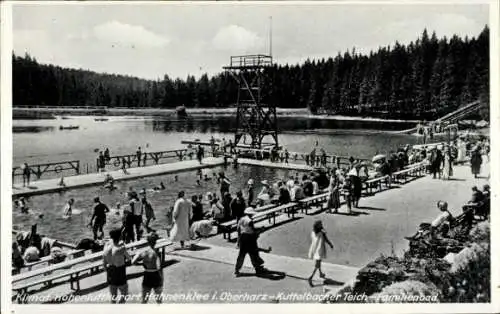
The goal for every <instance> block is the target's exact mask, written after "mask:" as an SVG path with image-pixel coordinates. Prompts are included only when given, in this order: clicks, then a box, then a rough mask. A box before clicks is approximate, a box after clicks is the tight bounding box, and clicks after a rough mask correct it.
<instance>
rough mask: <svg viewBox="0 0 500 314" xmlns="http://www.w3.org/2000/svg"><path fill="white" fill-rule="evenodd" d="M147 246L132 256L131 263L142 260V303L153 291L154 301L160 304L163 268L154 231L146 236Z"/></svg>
mask: <svg viewBox="0 0 500 314" xmlns="http://www.w3.org/2000/svg"><path fill="white" fill-rule="evenodd" d="M146 240H147V242H148V248H147V249H146V251H144V252H141V253H139V254H137V255H135V256H134V258H133V259H132V264H136V265H137V264H138V263H139V261H142V266H144V276H143V279H142V303H143V304H146V303H148V300H149V298H150V297H151V291H154V293H155V300H156V303H158V304H161V301H162V295H161V294H162V292H163V270H162V268H161V260H160V256H159V254H158V252H157V250H156V248H155V245H156V242H157V241H158V235H157V234H156V233H150V234H148V236H147V237H146Z"/></svg>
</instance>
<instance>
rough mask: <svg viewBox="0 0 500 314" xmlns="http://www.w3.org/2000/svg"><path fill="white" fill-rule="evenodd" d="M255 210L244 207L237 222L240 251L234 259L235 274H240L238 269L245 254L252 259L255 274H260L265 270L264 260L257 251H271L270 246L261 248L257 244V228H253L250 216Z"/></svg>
mask: <svg viewBox="0 0 500 314" xmlns="http://www.w3.org/2000/svg"><path fill="white" fill-rule="evenodd" d="M256 213H257V212H256V211H255V210H254V209H253V208H251V207H249V208H247V209H245V212H244V215H243V217H241V219H240V220H239V222H238V228H237V230H238V247H239V249H240V252H239V254H238V258H237V260H236V266H235V268H234V274H235V276H239V275H240V269H241V267H242V266H243V262H244V261H245V257H246V255H247V254H248V255H250V260H251V261H252V265H253V268H254V269H255V272H256V273H257V275H261V274H264V273H266V272H267V270H266V269H265V268H264V260H263V259H262V258H261V257H260V256H259V252H260V251H262V252H266V253H269V252H271V247H269V248H268V249H261V248H259V246H258V244H257V238H258V237H259V235H258V234H257V230H255V227H254V224H253V221H252V218H251V217H252V216H253V215H255V214H256Z"/></svg>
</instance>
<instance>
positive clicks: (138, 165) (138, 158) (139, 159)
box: [135, 147, 142, 167]
mask: <svg viewBox="0 0 500 314" xmlns="http://www.w3.org/2000/svg"><path fill="white" fill-rule="evenodd" d="M135 155H136V158H137V167H140V166H141V157H142V151H141V148H140V147H139V148H137V151H136V152H135Z"/></svg>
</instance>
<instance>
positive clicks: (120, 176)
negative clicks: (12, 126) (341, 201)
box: [12, 157, 314, 197]
mask: <svg viewBox="0 0 500 314" xmlns="http://www.w3.org/2000/svg"><path fill="white" fill-rule="evenodd" d="M228 162H229V161H228ZM238 164H240V165H249V166H261V167H268V168H277V169H290V170H297V171H311V170H313V169H314V168H313V167H310V166H307V165H300V164H291V163H289V164H286V163H281V162H270V161H267V160H254V159H247V158H238ZM222 165H224V158H223V157H217V158H214V157H207V158H205V159H203V163H202V164H200V163H199V162H198V161H197V160H186V161H179V162H174V163H169V164H161V165H153V166H147V167H137V168H128V169H127V174H124V173H123V171H122V170H114V171H107V172H101V173H90V174H83V175H76V176H69V177H65V178H64V183H65V184H66V186H64V187H61V186H59V185H58V184H59V181H60V178H57V179H48V180H39V181H33V182H32V183H31V184H30V186H29V187H22V185H21V184H14V185H13V188H12V196H13V197H21V196H31V195H39V194H45V193H54V192H60V191H63V190H68V189H73V188H80V187H84V186H92V185H99V184H104V178H105V176H106V174H110V175H111V176H112V177H113V179H114V180H115V181H123V180H132V179H138V178H143V177H149V176H157V175H162V174H174V173H179V172H186V171H193V170H198V169H204V168H212V167H218V166H222Z"/></svg>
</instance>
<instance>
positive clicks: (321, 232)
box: [308, 220, 333, 287]
mask: <svg viewBox="0 0 500 314" xmlns="http://www.w3.org/2000/svg"><path fill="white" fill-rule="evenodd" d="M326 244H328V245H329V246H330V248H332V249H333V244H332V242H330V240H329V239H328V237H327V236H326V232H325V229H324V228H323V223H322V222H321V220H317V221H315V222H314V225H313V231H312V232H311V246H310V247H309V258H310V259H312V260H314V270H313V272H312V274H311V276H309V278H308V282H309V285H310V286H311V287H313V283H312V280H313V277H314V275H315V274H316V270H319V276H320V277H321V278H325V277H326V274H325V273H323V272H322V271H321V260H323V259H324V258H326Z"/></svg>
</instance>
